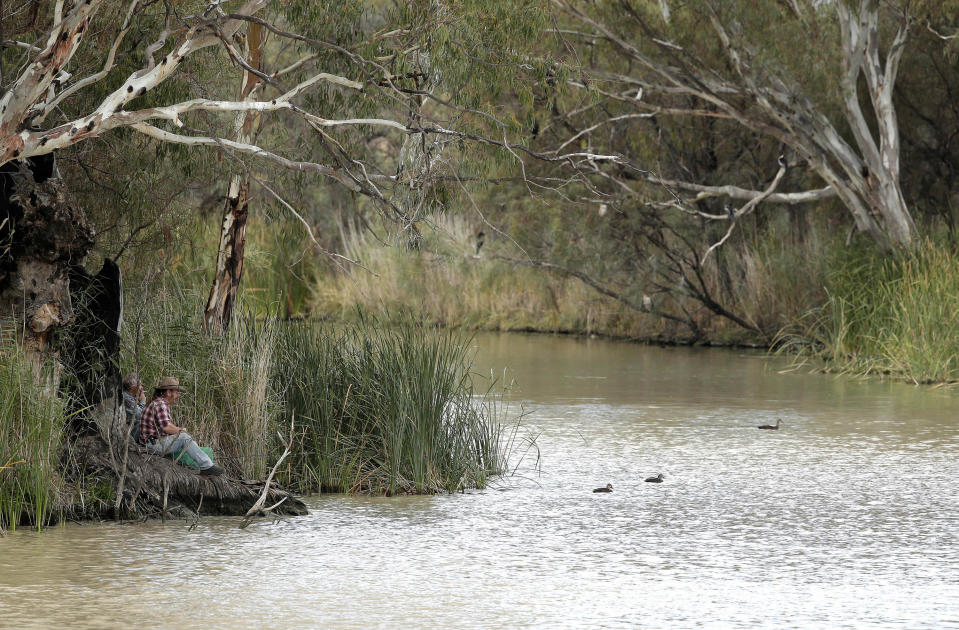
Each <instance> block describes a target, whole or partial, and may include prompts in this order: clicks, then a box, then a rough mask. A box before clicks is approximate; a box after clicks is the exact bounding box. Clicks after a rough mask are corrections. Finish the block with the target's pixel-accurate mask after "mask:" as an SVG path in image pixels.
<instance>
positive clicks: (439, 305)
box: [309, 222, 959, 384]
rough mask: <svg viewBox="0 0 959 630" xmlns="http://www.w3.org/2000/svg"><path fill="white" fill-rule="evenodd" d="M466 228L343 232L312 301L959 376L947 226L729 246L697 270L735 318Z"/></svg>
mask: <svg viewBox="0 0 959 630" xmlns="http://www.w3.org/2000/svg"><path fill="white" fill-rule="evenodd" d="M469 238H470V237H469V234H468V232H467V231H466V230H465V229H462V228H457V225H456V224H455V222H453V223H450V224H448V225H446V226H445V227H444V229H443V230H442V238H440V235H434V236H432V237H431V236H430V235H429V234H427V235H426V236H425V242H426V245H425V246H424V247H423V248H422V249H420V250H408V249H403V248H399V247H394V246H390V245H389V244H384V243H383V242H380V241H376V240H374V239H370V238H368V237H366V236H364V235H361V234H356V235H353V236H351V237H349V238H348V239H347V243H348V246H347V253H348V255H350V256H351V257H352V258H354V259H356V260H360V261H362V263H363V267H362V268H354V269H353V270H351V271H350V272H348V273H344V272H337V273H326V274H322V275H319V276H318V277H316V279H315V281H314V284H313V292H312V297H311V300H310V302H309V308H310V312H311V313H312V314H314V315H322V316H330V315H332V316H333V317H334V318H337V319H341V320H344V321H349V320H350V319H351V318H352V317H353V313H354V312H357V310H358V309H359V310H361V311H364V312H375V313H378V314H379V315H380V316H381V317H384V318H386V319H389V318H391V317H393V316H394V315H395V314H399V313H404V314H405V313H411V312H412V313H415V314H416V316H417V317H419V318H421V319H422V321H424V322H427V323H429V324H430V325H433V326H437V327H455V328H463V329H466V330H471V331H476V330H482V331H499V332H517V331H519V332H540V333H552V334H570V335H582V336H599V337H605V338H609V339H621V340H628V341H634V342H636V341H638V342H644V343H654V344H661V345H704V346H730V347H749V348H767V349H770V350H773V351H776V352H779V353H782V354H785V355H789V356H792V357H794V358H795V360H796V361H797V362H808V361H815V362H821V363H822V364H823V365H824V369H826V370H829V371H832V372H837V373H844V374H849V375H853V376H857V377H866V376H880V377H884V378H892V379H896V380H902V381H905V382H910V383H915V384H935V383H951V382H956V381H959V321H957V320H956V318H955V317H954V315H953V314H954V313H956V312H959V254H957V252H956V250H955V247H954V246H953V244H952V241H951V237H950V236H949V235H948V234H942V235H939V236H938V237H936V238H930V239H926V240H924V241H923V242H922V243H920V244H919V245H918V246H917V247H916V248H915V249H914V250H912V251H909V252H901V253H898V254H895V255H892V254H890V253H889V252H883V251H879V250H877V249H875V248H873V247H871V246H868V245H867V244H864V243H861V242H857V243H854V244H853V245H847V244H846V243H845V241H844V240H842V241H837V240H835V239H828V238H826V237H825V236H823V237H821V238H809V239H807V241H806V242H805V244H803V245H795V244H792V245H790V248H789V249H786V248H785V247H773V246H771V245H770V244H768V243H767V244H766V245H764V246H756V247H753V248H750V249H748V250H747V251H745V252H743V251H740V252H738V253H737V255H738V256H739V260H740V263H739V264H740V265H742V266H743V268H745V269H747V270H748V273H743V274H740V275H739V276H736V277H739V278H740V280H739V281H738V282H736V283H733V284H730V283H729V282H728V279H727V281H724V280H723V277H725V276H723V274H720V273H719V272H718V270H717V269H716V268H709V269H712V272H711V274H710V273H707V274H704V282H705V284H706V286H707V288H708V291H709V294H710V295H711V296H714V299H716V300H721V301H722V307H723V308H724V309H725V310H728V311H729V312H731V313H734V314H735V315H736V316H737V317H738V318H739V319H740V320H741V321H742V322H744V323H745V324H746V326H743V325H740V324H739V323H737V322H735V321H733V319H731V318H730V317H724V316H722V315H720V314H717V312H716V309H710V308H707V305H705V304H704V303H703V301H702V300H698V299H697V298H696V297H695V296H693V295H691V294H690V293H689V292H687V293H683V292H682V291H676V292H673V293H671V294H662V295H654V296H652V297H651V298H650V309H649V310H644V309H642V308H635V306H636V305H637V304H642V303H643V302H642V300H643V295H644V294H643V293H642V291H641V290H640V288H639V286H632V287H631V285H630V283H629V281H628V280H627V279H624V278H613V279H611V280H610V281H609V286H614V287H616V288H617V289H618V290H619V291H620V292H621V294H622V295H624V296H625V297H626V298H628V299H625V300H617V299H614V298H613V297H610V296H609V295H604V294H602V293H600V292H598V291H597V290H595V289H594V287H591V286H589V285H588V284H587V283H586V282H583V281H582V280H581V279H579V278H577V277H572V276H570V275H569V274H564V273H552V272H549V271H546V270H544V269H541V268H529V267H524V266H519V265H516V264H513V263H509V262H506V261H504V260H503V258H502V257H501V256H498V255H497V254H496V253H495V246H494V249H493V253H491V254H490V255H488V256H487V255H485V254H484V255H483V256H477V255H476V254H475V251H472V252H471V250H470V249H469V247H470V243H469ZM743 261H745V262H743ZM730 264H731V263H726V266H727V267H729V265H730ZM727 271H728V269H727ZM726 275H727V276H728V275H729V274H728V273H727V274H726ZM623 287H625V289H624V288H623ZM664 313H670V314H673V315H675V314H676V313H680V314H682V317H675V318H673V319H669V318H666V317H664V316H663V314H664ZM683 320H685V321H683Z"/></svg>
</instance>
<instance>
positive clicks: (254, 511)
mask: <svg viewBox="0 0 959 630" xmlns="http://www.w3.org/2000/svg"><path fill="white" fill-rule="evenodd" d="M295 418H296V414H295V413H294V414H291V415H290V438H289V439H288V440H284V442H283V445H284V446H285V447H286V448H285V449H283V455H281V456H280V459H278V460H277V462H276V464H274V465H273V470H271V471H270V474H269V475H267V477H266V482H265V483H264V484H263V492H262V493H261V494H260V498H259V499H257V500H256V503H254V504H253V507H251V508H250V509H249V510H247V513H246V515H245V516H244V517H243V522H242V523H240V529H246V527H247V526H248V525H249V524H250V523H252V522H253V517H254V516H266V515H267V514H269V513H270V512H271V511H273V510H275V509H276V508H277V507H279V506H280V504H281V503H283V501H286V497H284V498H283V500H281V501H280V502H279V503H276V504H274V505H271V506H270V507H268V508H264V507H263V506H264V505H265V504H266V497H267V495H268V494H269V493H270V482H272V481H273V475H275V474H276V471H277V469H278V468H279V467H280V464H282V463H283V460H285V459H286V458H287V456H289V454H290V448H291V447H292V446H293V421H294V419H295ZM280 439H282V437H281V438H280Z"/></svg>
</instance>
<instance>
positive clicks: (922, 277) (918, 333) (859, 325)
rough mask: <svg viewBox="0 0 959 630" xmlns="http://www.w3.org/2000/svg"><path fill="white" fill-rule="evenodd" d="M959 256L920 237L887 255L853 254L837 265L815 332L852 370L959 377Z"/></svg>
mask: <svg viewBox="0 0 959 630" xmlns="http://www.w3.org/2000/svg"><path fill="white" fill-rule="evenodd" d="M957 312H959V256H957V255H956V253H955V252H954V251H952V249H951V248H950V247H949V246H948V245H944V244H940V243H937V242H935V241H933V240H926V241H925V242H923V243H922V244H920V246H919V247H917V248H916V249H914V250H912V251H909V252H904V253H900V254H899V255H897V256H889V255H886V254H883V253H881V252H876V251H871V250H868V251H862V252H854V253H852V254H851V255H850V256H849V257H848V258H846V259H845V260H842V261H840V262H839V264H837V265H836V266H835V271H834V272H833V273H832V274H831V276H830V293H829V300H828V303H827V305H826V308H825V310H824V314H823V317H822V320H821V321H822V322H823V324H822V331H823V332H822V333H821V338H822V339H823V340H824V345H825V348H826V352H827V355H828V356H829V358H830V359H831V360H832V361H833V362H834V363H835V364H836V365H837V366H839V368H840V369H842V370H845V371H848V372H850V373H857V374H866V373H884V374H891V375H893V376H896V377H898V378H903V379H905V380H909V381H913V382H915V383H930V382H941V381H957V380H959V320H957V318H956V315H955V314H956V313H957Z"/></svg>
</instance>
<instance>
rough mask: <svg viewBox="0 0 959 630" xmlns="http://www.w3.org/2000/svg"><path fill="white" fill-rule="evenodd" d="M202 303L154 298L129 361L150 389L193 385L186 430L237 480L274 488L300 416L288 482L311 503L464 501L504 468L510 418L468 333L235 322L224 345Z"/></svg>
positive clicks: (143, 312)
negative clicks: (325, 495)
mask: <svg viewBox="0 0 959 630" xmlns="http://www.w3.org/2000/svg"><path fill="white" fill-rule="evenodd" d="M197 303H199V300H197V299H196V298H195V297H192V298H191V297H190V296H183V295H178V293H177V290H176V289H175V288H171V287H166V288H163V289H157V290H155V291H154V294H153V297H152V298H151V299H149V300H142V301H141V302H140V305H139V306H137V307H135V314H134V316H133V317H132V318H131V320H132V321H131V325H130V328H132V329H133V330H132V331H131V332H128V338H127V341H126V342H125V343H128V344H129V346H128V347H127V348H126V351H127V352H128V354H127V355H125V357H124V364H125V366H126V368H127V370H137V371H139V373H140V374H141V378H142V380H143V382H144V383H145V384H146V385H147V386H150V384H152V383H154V382H156V380H157V379H158V378H159V377H160V376H162V375H167V374H169V375H173V376H177V377H178V378H180V381H181V383H183V384H184V385H185V386H186V387H187V388H188V390H189V391H188V392H187V393H186V394H185V395H184V396H183V397H182V398H181V399H180V402H179V403H178V409H177V410H176V412H175V413H176V415H177V418H178V424H182V425H183V426H185V427H186V428H187V430H188V431H190V433H191V434H193V436H194V437H195V438H196V439H197V441H198V442H199V443H201V444H204V445H210V446H212V447H213V448H214V451H215V452H216V455H217V462H218V463H219V464H221V465H223V466H225V467H226V468H227V469H228V470H229V471H230V472H232V473H233V474H236V475H242V476H244V477H247V478H263V477H265V475H266V472H268V470H269V467H270V466H271V465H272V463H273V461H274V460H275V459H276V458H277V457H278V455H279V453H280V452H282V450H283V448H284V445H283V440H285V439H287V434H288V432H289V426H290V418H291V417H292V418H294V435H295V437H296V441H295V444H294V449H293V453H292V456H291V458H290V460H289V462H290V463H289V464H288V465H287V466H286V467H285V468H284V469H283V470H282V471H281V475H282V476H281V481H282V482H283V483H285V484H288V485H289V486H290V487H292V488H294V489H297V490H299V491H301V492H312V491H335V492H369V493H376V494H395V493H398V492H438V491H452V490H457V489H462V488H467V487H482V486H483V485H485V484H486V482H487V480H488V478H489V476H490V475H495V474H499V473H501V472H502V471H503V470H504V467H505V452H506V451H505V449H507V447H508V442H509V439H508V438H507V439H504V436H503V428H502V427H503V424H502V422H501V418H500V413H499V409H500V408H499V407H498V405H497V400H496V397H495V396H493V395H492V394H491V392H488V391H487V392H480V393H477V392H474V390H473V385H472V379H471V377H470V373H469V368H470V364H469V361H468V351H467V344H466V342H465V340H464V339H462V338H460V337H459V336H457V334H456V333H454V332H451V331H436V330H431V329H429V328H428V327H426V326H423V325H422V324H420V323H416V322H409V323H408V325H404V326H387V325H385V324H383V323H382V322H380V321H378V320H377V319H375V318H374V317H371V316H361V317H359V318H357V320H356V321H355V322H353V323H349V324H342V325H336V326H332V325H325V324H319V323H312V322H281V321H279V320H277V319H276V318H264V319H256V318H252V317H234V318H233V320H232V323H231V325H230V327H229V328H228V330H227V331H226V332H225V333H224V334H223V335H210V334H207V333H204V332H203V331H202V330H201V326H200V318H201V315H200V312H199V309H195V308H188V307H185V306H183V305H185V304H197ZM281 436H282V437H281Z"/></svg>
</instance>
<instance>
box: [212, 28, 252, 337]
mask: <svg viewBox="0 0 959 630" xmlns="http://www.w3.org/2000/svg"><path fill="white" fill-rule="evenodd" d="M262 46H263V29H262V27H261V26H260V25H259V24H251V25H250V28H249V31H248V32H247V36H246V53H247V63H249V65H250V67H252V68H254V69H256V70H260V68H261V67H262V65H263V53H262ZM258 81H259V79H258V78H257V76H256V75H254V74H253V73H251V72H244V73H243V85H242V86H241V87H240V93H241V96H242V98H243V100H252V97H253V93H254V91H255V89H256V87H257V85H258ZM236 120H237V129H236V139H237V141H238V142H241V143H250V142H252V140H253V139H254V136H255V135H256V123H257V120H258V117H257V116H256V115H255V114H254V113H252V112H251V113H244V114H240V115H238V116H237V119H236ZM249 201H250V178H249V175H247V174H246V173H234V174H233V175H232V176H231V177H230V187H229V189H228V192H227V196H226V202H225V204H224V210H223V222H222V223H221V224H220V241H219V248H218V250H217V256H216V268H215V269H214V272H213V284H212V286H211V287H210V297H209V299H208V300H207V304H206V310H205V311H204V315H203V326H204V329H205V330H207V331H208V332H214V333H215V332H222V331H224V330H226V329H227V328H228V327H229V326H230V317H231V316H232V314H233V307H234V305H235V304H236V298H237V292H238V291H239V288H240V280H241V279H242V277H243V255H244V250H245V249H246V222H247V219H248V218H249Z"/></svg>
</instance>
